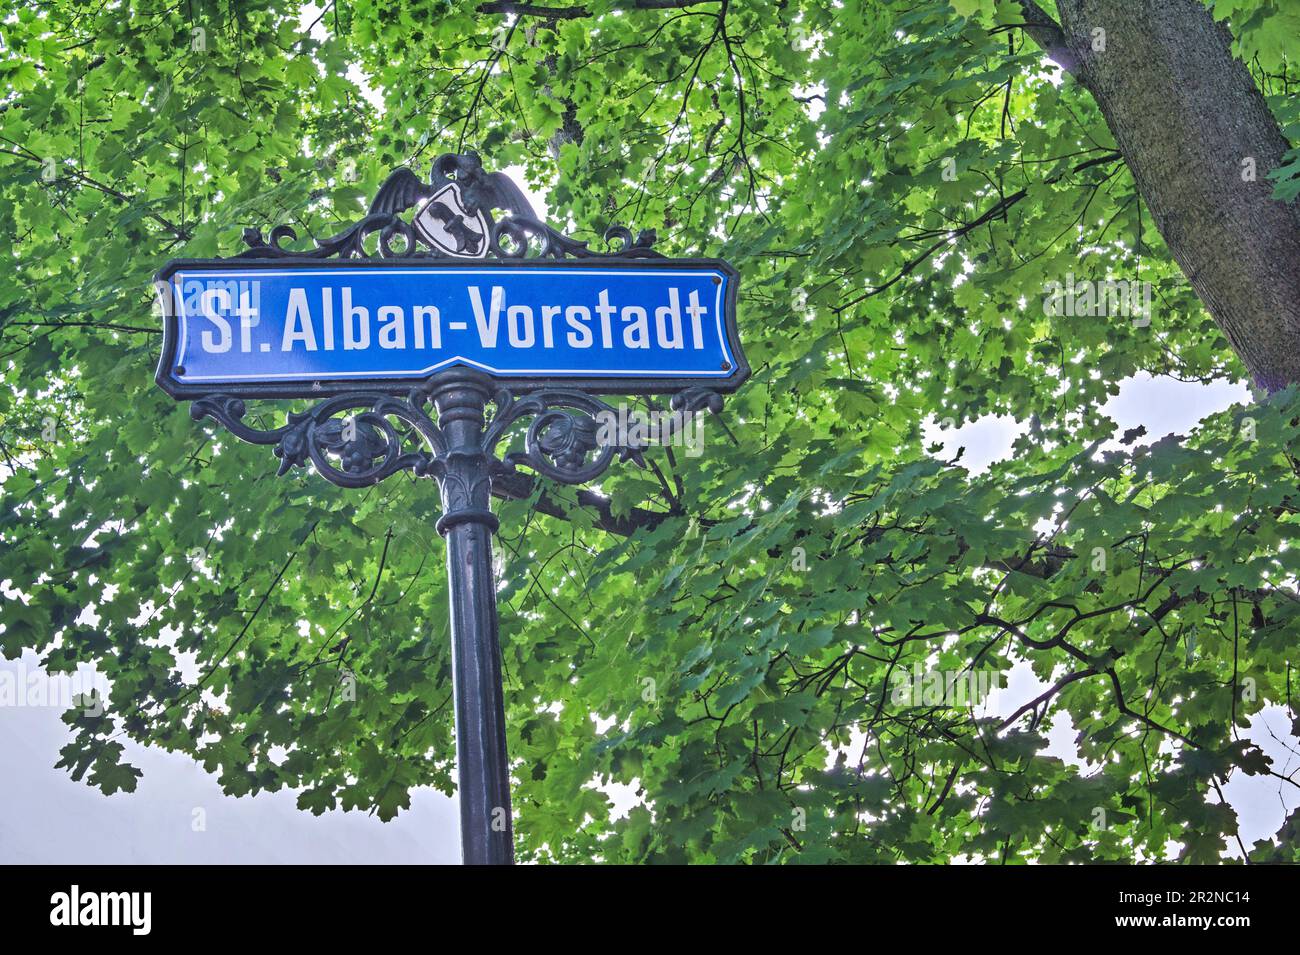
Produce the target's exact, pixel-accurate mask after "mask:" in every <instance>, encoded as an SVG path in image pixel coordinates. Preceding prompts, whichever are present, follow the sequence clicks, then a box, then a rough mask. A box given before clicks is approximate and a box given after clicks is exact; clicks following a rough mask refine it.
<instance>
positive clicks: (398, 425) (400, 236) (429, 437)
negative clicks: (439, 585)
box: [190, 152, 722, 513]
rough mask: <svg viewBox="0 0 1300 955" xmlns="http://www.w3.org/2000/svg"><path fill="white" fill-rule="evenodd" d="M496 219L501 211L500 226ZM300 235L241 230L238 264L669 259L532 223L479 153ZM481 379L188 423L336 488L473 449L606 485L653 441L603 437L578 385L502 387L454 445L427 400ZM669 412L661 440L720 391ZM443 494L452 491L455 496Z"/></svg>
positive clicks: (643, 237) (227, 408)
mask: <svg viewBox="0 0 1300 955" xmlns="http://www.w3.org/2000/svg"><path fill="white" fill-rule="evenodd" d="M412 208H415V209H416V212H415V214H414V216H413V217H412V220H411V221H409V222H408V221H406V220H404V219H403V218H402V214H403V213H405V212H407V211H408V210H410V209H412ZM494 212H503V213H504V215H502V216H501V217H499V218H497V217H494V215H493V213H494ZM373 236H377V237H378V241H377V243H376V249H375V251H374V252H371V251H368V250H367V248H366V246H367V240H369V239H371V237H373ZM297 238H298V236H297V233H296V232H295V231H294V229H293V228H292V227H290V226H287V225H282V226H277V227H276V228H274V229H272V230H271V232H270V235H269V241H266V240H264V239H263V238H262V233H261V232H260V231H259V230H257V229H253V228H249V229H245V230H244V242H245V243H246V244H247V245H248V246H249V248H248V249H247V250H245V251H244V252H243V253H241V254H240V256H239V258H320V259H327V258H340V259H349V258H363V259H364V258H381V259H386V258H459V259H469V258H478V259H481V258H485V257H495V258H499V259H533V258H536V259H566V258H593V259H603V258H621V259H627V258H663V256H661V255H660V254H659V253H658V252H656V251H655V250H654V249H653V245H654V241H655V235H654V233H653V232H650V231H645V232H642V233H640V234H639V235H636V236H634V235H633V233H632V231H631V230H629V229H626V228H624V227H622V226H613V227H611V228H610V229H608V230H607V231H606V232H605V240H606V242H607V243H608V244H609V245H611V246H612V248H611V249H610V251H607V252H598V251H594V250H592V249H590V248H588V246H587V243H586V242H584V241H582V240H579V239H575V238H573V237H571V236H568V235H565V234H563V233H561V232H559V231H558V230H556V229H554V228H552V227H551V226H549V225H547V224H546V223H545V222H542V221H541V220H539V219H538V218H537V217H536V215H535V213H534V212H533V209H532V206H531V205H530V204H529V202H528V200H527V198H526V197H525V196H524V194H523V192H522V191H521V190H520V189H519V188H518V186H516V185H515V184H514V183H513V182H512V181H511V180H510V179H509V177H507V176H505V175H504V174H502V173H488V172H486V171H484V169H483V164H482V161H481V160H480V159H479V157H478V155H477V154H476V153H472V152H471V153H463V154H446V155H442V156H439V157H438V158H437V159H435V160H434V161H433V166H432V171H431V176H430V181H429V182H427V183H425V182H422V181H421V180H420V178H419V177H418V176H417V175H416V174H415V173H414V172H412V171H411V170H410V169H408V168H401V169H398V170H395V171H394V172H393V173H392V174H390V175H389V177H388V179H387V180H385V182H384V184H383V185H382V186H381V187H380V189H379V192H378V193H377V194H376V196H375V200H374V202H373V203H371V207H370V211H369V213H368V214H367V215H366V216H365V217H364V218H362V219H361V220H360V221H359V222H356V223H354V224H353V225H352V226H350V227H348V228H347V229H345V230H344V231H342V232H340V233H338V234H337V235H334V236H331V237H329V238H327V239H324V240H323V241H319V242H317V243H316V247H315V248H314V249H309V250H305V251H304V250H299V249H291V248H287V247H286V243H292V242H294V241H296V240H297ZM476 374H477V373H474V372H471V371H469V370H467V369H453V370H450V371H446V372H442V373H439V374H437V375H434V376H433V377H431V378H429V379H428V380H427V381H425V382H423V383H421V384H419V385H417V386H416V387H414V388H412V389H411V390H410V391H409V393H408V394H407V395H406V397H405V399H403V398H399V397H395V396H392V395H388V394H384V393H381V392H377V391H357V392H352V393H346V394H341V395H337V396H333V397H330V398H328V399H326V400H323V401H321V402H320V403H318V404H317V405H315V406H314V407H312V408H310V409H309V410H307V411H301V412H291V413H290V414H289V415H288V420H287V422H286V423H285V424H283V425H281V426H279V427H276V428H270V429H261V428H256V427H253V426H251V425H250V424H248V422H247V421H246V415H247V407H246V405H245V402H244V400H243V399H242V398H240V397H236V396H233V395H227V394H213V395H208V396H205V397H202V398H199V399H198V400H196V401H194V402H193V403H192V404H191V406H190V414H191V416H192V417H193V418H194V419H195V420H196V421H198V420H202V419H203V418H212V419H213V420H214V421H216V422H218V423H219V424H221V425H223V426H224V427H225V428H226V429H227V430H229V431H230V432H231V433H232V434H234V435H235V436H236V437H238V438H240V439H241V440H243V441H247V442H249V443H251V444H259V445H272V446H274V448H275V454H276V456H277V457H279V458H280V468H279V471H278V473H279V474H281V475H283V474H285V473H287V472H288V471H290V470H291V469H293V468H299V467H306V466H307V465H308V464H310V465H311V466H312V467H314V468H315V470H316V471H317V473H319V474H320V475H321V476H322V477H324V478H325V479H326V480H328V481H330V482H331V483H333V484H337V485H339V486H340V487H350V488H357V487H367V486H369V485H372V484H377V483H378V482H380V481H382V480H384V479H385V478H387V477H390V476H391V475H393V474H395V473H397V472H398V471H402V470H409V471H411V472H413V473H415V474H416V475H419V476H425V475H429V476H433V477H436V478H438V479H439V480H440V482H442V483H444V484H445V482H446V480H447V475H448V473H449V472H448V469H447V467H446V462H447V460H448V459H449V456H451V455H453V454H463V453H466V452H467V450H468V451H469V452H470V453H475V454H478V453H482V454H483V455H486V457H487V459H488V471H489V472H490V473H489V475H488V477H489V479H490V477H491V476H492V475H500V474H506V473H512V472H513V471H514V470H515V468H516V467H520V466H523V467H527V468H529V469H531V470H533V471H535V472H536V473H538V474H541V475H543V476H545V477H547V478H550V479H551V480H553V481H558V482H562V483H567V484H580V483H585V482H587V481H591V480H594V479H595V478H597V477H599V476H600V475H601V474H603V473H604V472H605V470H606V469H607V468H608V467H609V466H610V465H611V464H612V463H613V462H614V461H616V460H617V461H629V460H630V461H632V462H633V463H635V464H636V465H638V466H639V467H645V459H644V456H643V455H644V451H645V450H646V448H647V447H649V446H650V444H649V443H648V442H640V441H637V440H635V439H633V440H632V441H630V442H627V441H625V442H623V443H621V444H620V443H609V442H602V441H600V440H599V432H600V427H599V419H600V418H601V417H602V416H606V415H609V416H615V417H617V411H616V409H615V408H613V407H612V406H610V405H609V404H607V403H606V402H604V401H602V400H601V399H599V398H597V397H595V396H593V395H591V394H588V393H587V392H584V391H577V390H569V389H543V390H539V391H533V392H531V393H529V394H527V395H523V396H517V395H516V394H515V393H514V392H512V391H511V390H510V389H509V388H495V390H493V391H492V398H491V402H492V404H493V406H494V408H493V415H492V417H491V418H490V419H489V420H488V421H487V422H486V425H485V427H484V428H483V430H482V438H481V443H480V445H479V446H478V448H476V449H465V448H452V447H450V446H449V444H448V440H447V437H446V433H445V431H444V429H443V428H442V427H440V426H439V424H438V422H437V421H435V420H434V417H433V416H431V415H430V413H429V406H430V405H431V403H432V401H431V399H432V396H433V394H434V393H435V391H437V390H438V389H439V388H440V387H444V386H445V385H446V383H447V382H449V381H450V382H456V381H460V380H464V379H467V378H473V377H474V376H475V375H476ZM479 377H480V378H481V382H480V386H481V387H484V388H494V386H493V385H492V384H491V383H490V381H488V379H486V377H484V376H479ZM670 407H671V408H672V410H673V412H674V415H672V416H669V417H668V418H667V421H668V429H667V432H666V433H664V434H661V436H660V440H665V439H671V437H672V435H673V434H674V433H675V431H676V430H677V429H680V427H682V425H683V424H684V422H685V418H686V415H688V414H694V413H695V412H697V411H700V410H704V409H707V410H709V411H711V412H713V413H715V414H716V413H718V412H719V411H721V409H722V396H721V395H719V394H718V393H717V392H715V391H710V390H707V389H703V388H695V389H689V390H686V391H682V392H680V393H678V394H676V395H674V396H673V398H672V402H671V406H670ZM526 418H531V419H532V420H531V423H530V424H529V426H528V428H527V431H526V432H525V435H524V442H523V443H524V447H523V449H522V450H517V451H512V452H510V453H508V454H506V455H505V457H504V458H503V459H498V458H496V457H495V456H494V455H495V451H496V448H497V445H498V444H499V443H500V442H501V440H502V439H503V438H504V437H505V436H506V434H507V433H509V432H510V431H511V429H512V427H513V426H514V425H516V424H517V423H519V422H521V421H522V420H524V419H526ZM443 490H444V495H446V494H447V492H448V491H449V490H452V489H448V488H446V487H445V486H444V488H443ZM452 496H458V495H456V494H453V495H452ZM445 503H446V502H445ZM447 510H448V512H449V513H450V512H451V511H452V510H454V508H450V507H449V508H447Z"/></svg>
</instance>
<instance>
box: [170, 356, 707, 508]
mask: <svg viewBox="0 0 1300 955" xmlns="http://www.w3.org/2000/svg"><path fill="white" fill-rule="evenodd" d="M464 374H465V372H464V371H463V370H456V371H452V372H445V373H443V375H441V376H439V375H435V376H433V377H432V378H430V379H429V380H428V381H427V382H425V383H424V384H422V385H420V386H419V387H417V388H414V389H412V390H411V392H410V394H409V395H408V396H407V397H406V398H405V399H401V398H394V397H392V396H390V395H384V394H379V393H372V392H357V393H356V394H351V395H340V396H337V397H332V398H329V399H327V400H325V401H322V402H320V403H319V404H317V405H315V406H314V407H312V408H310V409H308V410H306V411H299V412H290V413H289V414H288V420H287V422H286V423H285V424H283V425H281V426H280V427H277V428H269V429H262V428H256V427H253V426H252V425H250V424H248V422H247V421H246V420H245V419H246V416H247V408H246V405H245V403H244V400H243V399H242V398H237V397H232V396H230V395H211V396H209V397H206V398H200V399H199V400H197V401H195V402H193V403H192V404H191V406H190V415H191V417H193V418H194V420H196V421H199V420H202V419H203V418H212V419H213V420H214V421H216V422H217V423H219V424H221V425H222V426H224V427H225V428H226V429H227V430H228V431H230V432H231V433H232V434H234V435H235V436H236V437H238V438H240V439H241V440H243V441H247V442H249V443H250V444H258V445H273V446H274V448H275V455H276V456H277V457H278V458H280V467H279V471H278V474H281V475H283V474H285V473H287V472H288V471H290V470H291V469H294V468H303V467H307V466H308V465H310V466H311V467H313V468H314V469H315V470H316V472H317V473H318V474H320V475H321V476H322V477H323V478H325V479H326V480H327V481H329V482H331V483H332V484H337V485H339V486H340V487H349V488H358V487H368V486H370V485H373V484H377V483H379V482H380V481H382V480H384V479H385V478H387V477H390V476H392V475H393V474H396V473H397V472H398V471H403V470H406V471H411V472H412V473H414V474H415V475H416V476H421V477H423V476H432V477H436V478H438V479H439V481H440V482H441V481H444V480H445V479H446V477H447V474H448V469H447V467H446V462H447V461H448V460H449V458H450V457H451V456H453V455H456V454H466V453H469V454H473V455H475V456H478V455H482V456H485V457H486V458H487V460H488V462H489V463H490V472H491V476H498V475H503V474H510V473H514V472H515V470H516V468H518V467H526V468H528V469H529V470H531V471H533V472H535V473H537V474H540V475H542V476H543V477H546V478H549V479H550V480H552V481H556V482H558V483H562V484H583V483H586V482H588V481H592V480H595V479H596V478H598V477H599V476H600V475H602V474H604V473H605V471H606V470H607V469H608V468H609V467H610V466H611V465H612V464H613V463H615V462H622V461H631V462H633V463H634V464H636V465H637V466H639V467H645V457H644V453H645V451H646V449H647V448H649V447H651V446H652V442H651V441H650V440H649V439H648V436H644V435H643V436H638V435H637V434H636V433H633V434H631V435H627V434H624V433H621V432H620V431H619V428H618V422H619V421H620V420H625V419H626V412H625V413H624V415H622V416H620V414H619V410H618V409H617V408H615V407H614V406H612V405H610V404H608V403H607V402H605V401H603V400H601V399H600V398H597V397H595V396H594V395H590V394H587V393H586V392H582V391H571V390H566V389H555V390H546V391H538V392H533V393H531V394H527V395H523V396H516V395H515V394H514V393H513V392H511V391H510V390H509V389H508V388H499V389H497V390H496V391H495V393H494V394H493V397H492V404H493V413H492V415H491V416H490V418H489V419H488V420H487V422H486V425H485V427H484V428H483V430H482V437H481V440H480V442H479V445H478V446H477V447H472V448H457V447H451V446H450V445H449V442H448V439H447V436H446V434H445V432H444V430H443V429H442V428H441V427H440V426H439V425H438V423H437V422H436V421H435V420H434V419H433V417H432V416H431V415H430V414H429V412H428V411H427V410H426V407H427V406H428V404H429V396H430V394H431V393H432V392H433V391H434V390H435V389H436V388H437V387H438V384H439V382H440V380H441V379H443V378H445V377H446V376H448V375H464ZM669 408H670V413H668V414H666V415H664V417H663V421H664V424H665V427H663V428H662V429H660V430H659V432H658V433H657V435H656V440H657V441H658V442H660V443H663V442H667V441H669V440H671V439H672V438H673V437H674V436H675V435H676V434H677V432H678V431H679V430H680V429H681V428H682V427H685V423H686V418H687V416H688V415H692V414H695V413H696V412H699V411H703V410H707V411H709V412H711V413H713V414H718V413H719V412H720V411H721V410H722V396H721V395H719V394H718V393H716V392H713V391H709V390H707V389H692V390H690V391H684V392H681V393H679V394H677V395H675V396H673V398H672V401H671V403H670V406H669ZM525 420H528V426H527V428H526V429H525V430H524V433H523V441H522V445H523V447H522V448H520V449H518V450H513V451H509V452H508V453H506V454H505V455H504V456H503V457H501V458H498V457H496V451H497V448H498V446H499V445H500V444H501V442H502V441H503V440H504V439H505V438H506V437H507V436H508V435H509V434H511V433H512V432H513V431H515V430H516V426H517V425H519V424H521V423H522V422H523V421H525ZM444 491H446V489H444Z"/></svg>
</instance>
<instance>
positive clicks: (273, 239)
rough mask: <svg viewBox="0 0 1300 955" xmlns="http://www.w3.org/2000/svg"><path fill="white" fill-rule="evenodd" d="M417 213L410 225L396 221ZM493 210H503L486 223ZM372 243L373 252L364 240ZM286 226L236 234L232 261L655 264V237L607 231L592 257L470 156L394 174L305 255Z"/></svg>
mask: <svg viewBox="0 0 1300 955" xmlns="http://www.w3.org/2000/svg"><path fill="white" fill-rule="evenodd" d="M416 206H419V208H418V209H417V210H416V213H415V215H414V216H413V217H412V219H411V221H410V222H407V221H406V220H404V219H402V217H401V214H402V213H404V212H406V211H407V210H409V209H411V208H414V207H416ZM495 210H500V211H504V212H505V215H504V216H503V217H502V218H499V219H497V218H494V217H493V212H494V211H495ZM376 235H377V236H378V239H377V242H376V247H375V250H374V251H373V252H371V251H369V250H368V249H367V248H366V246H367V240H369V239H370V238H371V237H372V236H376ZM297 238H298V233H297V232H296V231H295V230H294V229H293V227H292V226H287V225H281V226H276V227H275V228H274V229H272V230H271V232H270V235H269V241H268V240H267V239H263V238H262V233H261V231H260V230H258V229H253V228H248V229H245V230H244V242H245V244H246V245H248V247H249V248H248V249H246V250H245V251H244V252H242V253H241V254H240V258H289V257H292V258H312V259H329V258H342V259H347V258H362V259H365V258H383V259H388V258H466V259H481V258H485V257H494V258H498V259H567V258H576V259H605V258H621V259H628V258H662V256H661V255H660V254H659V253H658V252H656V251H655V250H654V248H653V246H654V243H655V238H656V237H655V234H654V232H653V231H651V230H646V231H643V232H641V233H639V234H638V235H636V236H634V235H633V234H632V232H631V230H629V229H626V228H624V227H622V226H613V227H611V228H610V229H608V230H606V232H605V236H604V238H605V242H606V244H607V245H608V246H610V248H609V249H608V250H607V251H604V252H600V251H597V250H594V249H591V248H589V247H588V244H587V242H585V241H583V240H581V239H575V238H573V237H572V236H568V235H565V234H564V233H562V232H560V231H558V230H557V229H554V228H552V227H551V226H549V225H547V224H546V223H545V222H542V221H541V220H540V219H538V218H537V214H536V213H535V212H534V211H533V208H532V206H531V205H530V204H529V202H528V200H527V199H526V198H525V197H524V194H523V192H521V191H520V189H519V187H518V186H516V185H515V184H514V183H513V182H512V181H511V180H510V178H509V177H508V176H506V175H505V174H504V173H499V172H494V173H488V172H485V171H484V170H483V163H482V160H480V159H479V157H478V154H477V153H473V152H470V153H447V154H445V155H442V156H439V157H438V158H437V159H435V160H434V161H433V168H432V174H431V177H430V181H429V182H428V183H425V182H422V181H421V180H420V178H419V177H418V176H417V175H416V174H415V173H414V172H412V171H411V170H410V169H408V168H406V167H402V168H400V169H397V170H395V171H394V172H393V173H392V174H390V175H389V177H388V179H387V180H385V181H384V184H383V185H382V186H381V187H380V188H379V192H378V193H377V194H376V195H375V200H374V202H373V203H371V206H370V211H369V214H367V215H366V216H365V218H363V219H361V221H359V222H356V223H354V224H353V225H351V226H349V227H348V228H347V229H344V230H343V231H342V232H340V233H338V234H337V235H333V236H330V237H329V238H327V239H323V240H320V241H318V242H317V243H316V247H315V248H313V249H305V250H303V249H292V248H287V247H286V245H285V243H291V242H295V241H297Z"/></svg>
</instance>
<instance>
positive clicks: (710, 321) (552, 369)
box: [158, 258, 749, 398]
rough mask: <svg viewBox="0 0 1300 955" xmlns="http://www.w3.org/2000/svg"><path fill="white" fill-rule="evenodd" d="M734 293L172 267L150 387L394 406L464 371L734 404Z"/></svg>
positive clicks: (624, 276)
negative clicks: (703, 390) (419, 387)
mask: <svg viewBox="0 0 1300 955" xmlns="http://www.w3.org/2000/svg"><path fill="white" fill-rule="evenodd" d="M736 281H737V276H736V272H735V270H734V269H732V268H731V266H729V265H727V264H726V263H725V262H721V261H717V260H704V259H671V260H669V259H653V258H644V259H623V260H603V261H600V262H591V261H587V262H582V261H539V260H526V261H524V260H521V261H514V262H512V261H509V260H503V261H496V262H493V263H491V264H473V263H469V262H466V261H464V260H461V261H447V260H441V261H438V260H428V259H386V260H379V261H376V260H363V259H358V260H346V259H345V260H335V261H321V260H316V259H310V260H305V259H283V258H281V259H274V260H262V259H249V260H246V261H239V260H230V259H226V260H205V261H185V260H179V261H174V262H171V263H169V264H168V265H167V266H166V267H165V268H164V269H163V270H162V271H161V272H160V273H159V274H158V288H159V294H160V296H161V298H162V301H163V310H164V316H165V321H166V328H165V341H164V347H163V356H162V361H161V363H160V365H159V368H158V383H159V384H160V385H161V386H162V387H163V389H164V390H166V391H167V392H168V393H169V394H171V395H172V396H173V397H177V398H187V397H198V396H202V395H208V394H213V393H216V392H225V393H230V394H238V395H249V396H294V395H297V396H304V397H305V396H314V395H321V394H331V393H339V392H342V391H355V390H358V389H371V390H380V391H388V392H393V393H401V392H404V391H406V390H407V389H409V387H410V386H411V384H412V383H414V382H416V381H420V380H423V379H425V378H428V377H429V376H430V375H432V374H434V373H436V372H438V371H441V370H443V369H446V368H449V367H452V366H456V365H465V366H470V367H473V368H478V369H480V370H482V371H485V372H488V373H489V374H491V375H493V376H494V377H497V378H500V379H503V380H508V381H509V383H510V386H511V387H513V388H516V389H523V390H527V389H528V388H530V387H541V386H543V385H544V384H552V385H560V386H561V387H574V388H584V389H587V390H590V391H598V392H599V391H603V392H609V393H641V392H670V391H674V390H680V389H683V388H688V387H693V386H703V387H708V388H710V389H712V390H715V391H732V390H734V389H735V388H736V387H737V386H738V385H740V383H741V382H742V381H744V379H745V377H746V376H747V375H748V372H749V367H748V364H747V363H746V361H745V358H744V355H743V354H742V352H741V350H740V345H739V342H738V340H737V336H736V326H735V300H736Z"/></svg>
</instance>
